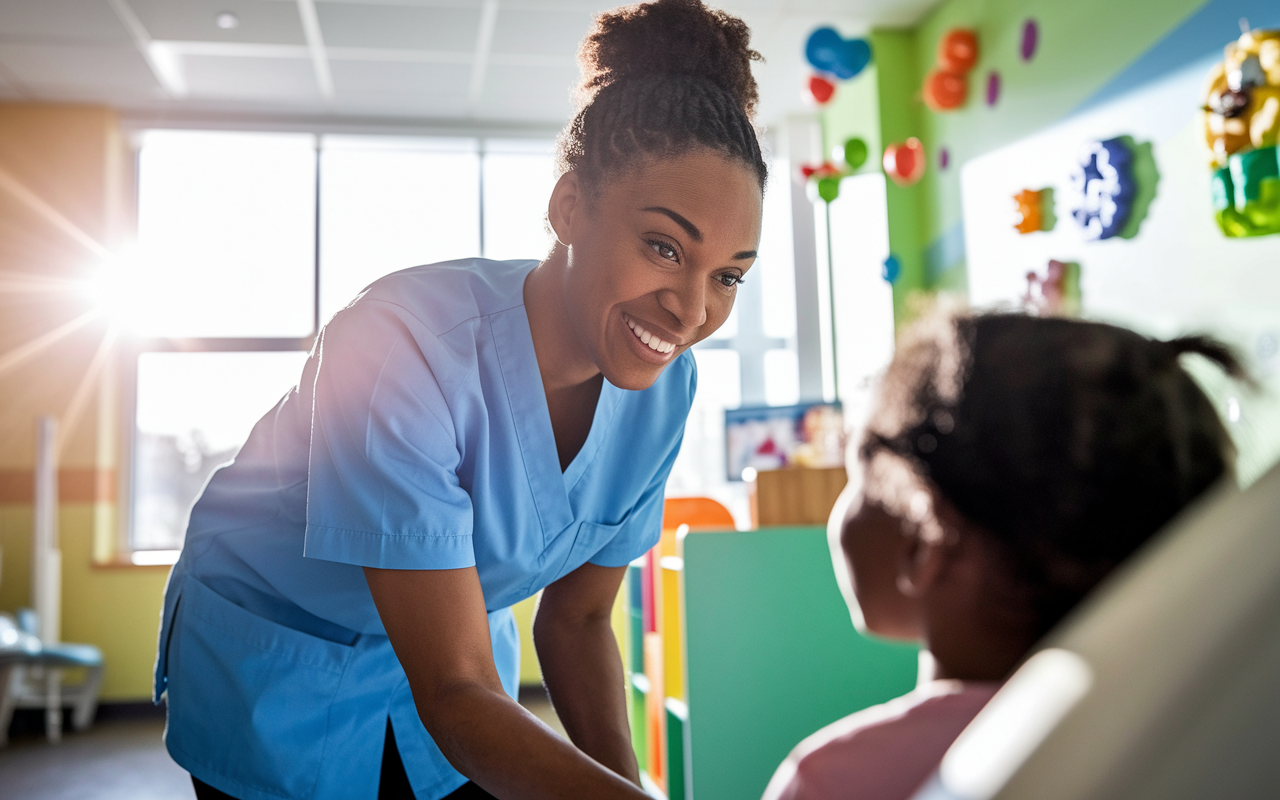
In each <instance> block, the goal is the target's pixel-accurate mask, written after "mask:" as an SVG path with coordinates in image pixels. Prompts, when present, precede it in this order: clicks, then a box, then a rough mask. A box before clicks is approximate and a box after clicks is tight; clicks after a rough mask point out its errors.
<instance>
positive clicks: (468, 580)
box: [365, 567, 648, 800]
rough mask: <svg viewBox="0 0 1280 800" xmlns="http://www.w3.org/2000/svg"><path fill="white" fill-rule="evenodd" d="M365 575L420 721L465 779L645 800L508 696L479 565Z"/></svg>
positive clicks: (509, 797) (494, 790)
mask: <svg viewBox="0 0 1280 800" xmlns="http://www.w3.org/2000/svg"><path fill="white" fill-rule="evenodd" d="M365 577H366V579H367V581H368V583H369V591H370V593H371V594H372V595H373V601H374V604H375V605H377V607H378V614H379V616H380V617H381V619H382V623H383V626H384V627H385V628H386V630H387V636H388V637H389V638H390V640H391V645H392V647H393V648H395V651H396V656H397V657H398V658H399V659H400V664H401V665H402V666H403V667H404V672H405V675H406V676H407V677H408V678H409V688H410V689H411V690H412V691H413V700H414V703H415V705H416V706H417V708H418V716H419V717H420V718H421V719H422V724H423V725H425V726H426V728H427V732H428V733H430V734H431V738H432V739H434V740H435V742H436V744H437V745H439V747H440V750H441V752H443V753H444V756H445V758H447V759H448V760H449V763H450V764H452V765H453V766H454V767H455V768H456V769H457V770H458V771H459V772H461V773H462V774H463V775H466V776H467V777H468V778H470V779H471V780H473V781H475V782H476V783H477V784H479V785H480V786H481V787H482V788H483V789H485V790H486V791H488V792H489V793H490V794H492V795H494V796H495V797H499V798H502V800H561V799H562V798H563V799H565V800H567V798H584V797H590V798H607V799H608V800H644V798H647V797H648V795H646V794H644V793H643V792H641V791H640V790H639V789H637V788H636V787H635V786H634V785H633V784H631V783H630V782H628V781H627V780H626V779H624V778H622V777H620V776H618V775H617V774H616V773H614V772H611V771H610V770H608V769H605V768H604V767H602V766H601V765H600V764H598V763H596V762H595V761H593V760H592V759H591V758H590V757H589V756H587V755H586V754H584V753H583V752H582V751H581V750H578V749H577V748H576V747H574V746H573V745H571V744H570V743H569V742H566V741H565V740H564V739H562V738H560V737H559V736H557V735H556V734H555V733H554V732H553V731H552V730H551V729H550V728H548V727H547V726H546V725H543V724H542V723H541V722H539V721H538V719H537V718H536V717H534V716H533V715H532V714H530V713H529V712H528V711H526V710H524V709H523V708H521V707H520V705H519V704H518V703H516V702H515V701H514V700H512V699H511V698H510V697H508V696H507V694H506V693H505V692H504V691H503V689H502V681H501V679H500V678H499V676H498V671H497V669H496V668H495V667H494V663H493V651H492V649H491V645H490V638H489V622H488V617H487V615H486V611H485V606H484V595H483V593H482V591H481V588H480V578H479V576H478V575H477V573H476V570H475V568H474V567H467V568H464V569H455V570H384V569H373V568H369V567H366V568H365Z"/></svg>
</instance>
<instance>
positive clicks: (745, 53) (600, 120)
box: [557, 0, 768, 190]
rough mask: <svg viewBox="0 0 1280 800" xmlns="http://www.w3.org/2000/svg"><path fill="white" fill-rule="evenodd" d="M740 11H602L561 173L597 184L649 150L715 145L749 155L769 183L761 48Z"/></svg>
mask: <svg viewBox="0 0 1280 800" xmlns="http://www.w3.org/2000/svg"><path fill="white" fill-rule="evenodd" d="M750 39H751V31H750V30H749V29H748V28H747V26H746V24H745V23H743V21H742V20H740V19H738V18H737V17H734V16H731V15H729V14H726V13H725V12H723V11H716V10H712V9H709V8H707V7H706V6H704V5H703V4H702V3H701V1H700V0H655V2H652V3H644V4H642V5H635V6H627V7H624V8H619V9H616V10H614V11H610V12H607V13H604V14H601V15H600V16H598V17H596V21H595V27H594V28H593V29H592V31H591V33H589V34H587V38H586V39H585V40H583V42H582V47H581V49H580V51H579V53H578V62H579V65H580V66H581V68H582V82H581V84H579V86H578V89H577V105H578V113H577V115H576V116H575V117H574V118H573V121H572V122H570V123H569V125H568V127H566V128H565V129H564V131H563V132H562V133H561V134H560V140H559V143H558V153H557V171H558V172H559V173H564V172H568V171H570V170H573V171H575V172H577V173H578V175H579V176H580V178H581V179H582V180H583V181H584V182H585V184H586V185H587V186H588V187H589V189H590V190H598V189H599V188H600V187H601V186H603V184H604V182H605V179H606V178H607V177H609V176H612V175H615V174H617V173H619V172H622V171H624V170H626V169H627V168H629V167H632V166H634V165H635V164H636V163H637V162H639V161H640V160H641V159H643V158H645V157H666V156H675V155H682V154H684V153H687V152H689V151H691V150H694V149H696V148H700V147H705V148H709V149H711V150H713V151H716V152H718V153H721V154H723V155H724V156H726V157H728V158H730V159H733V160H736V161H739V162H741V163H742V164H743V165H745V166H746V167H747V168H748V169H750V170H751V171H752V172H753V173H754V174H755V176H756V177H757V178H758V179H759V182H760V186H761V188H763V187H764V183H765V179H766V177H767V174H768V170H767V168H766V166H765V163H764V158H763V156H762V155H761V152H760V143H759V141H758V140H757V138H756V131H755V128H754V127H753V125H752V117H753V116H754V114H755V107H756V102H757V100H758V99H759V97H758V94H757V91H756V82H755V78H753V77H752V76H751V62H752V61H759V60H760V54H759V53H757V52H756V51H754V50H752V49H751V48H750V47H749V46H748V43H749V41H750Z"/></svg>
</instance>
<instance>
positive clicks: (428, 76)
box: [330, 61, 471, 116]
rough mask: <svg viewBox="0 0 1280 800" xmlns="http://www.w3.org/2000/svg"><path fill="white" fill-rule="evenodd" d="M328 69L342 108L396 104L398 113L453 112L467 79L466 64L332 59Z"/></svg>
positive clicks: (468, 69) (464, 97) (464, 95)
mask: <svg viewBox="0 0 1280 800" xmlns="http://www.w3.org/2000/svg"><path fill="white" fill-rule="evenodd" d="M330 70H331V72H332V73H333V88H334V93H335V94H336V95H337V101H338V103H339V104H340V105H341V106H343V107H344V108H346V107H355V106H368V105H370V104H373V105H377V106H379V107H383V106H386V107H392V106H400V107H401V113H404V114H415V115H417V114H423V113H424V111H425V110H428V109H431V108H433V107H436V106H439V107H441V108H446V107H447V108H450V109H454V112H451V113H456V112H457V110H458V109H461V108H463V107H465V105H466V101H467V92H468V88H469V85H470V82H471V66H470V65H469V64H405V63H394V62H386V61H334V62H332V63H331V65H330ZM427 115H428V116H431V115H430V114H427Z"/></svg>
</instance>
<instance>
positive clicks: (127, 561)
mask: <svg viewBox="0 0 1280 800" xmlns="http://www.w3.org/2000/svg"><path fill="white" fill-rule="evenodd" d="M181 552H182V551H181V550H134V551H132V552H123V553H117V554H116V555H115V557H114V558H112V559H110V560H107V561H94V562H93V566H94V567H95V568H96V569H169V568H170V567H172V566H173V565H174V563H175V562H177V560H178V554H179V553H181Z"/></svg>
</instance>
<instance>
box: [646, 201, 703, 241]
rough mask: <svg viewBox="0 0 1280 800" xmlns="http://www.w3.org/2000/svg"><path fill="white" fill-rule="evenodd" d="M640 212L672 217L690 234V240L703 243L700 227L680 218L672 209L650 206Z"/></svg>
mask: <svg viewBox="0 0 1280 800" xmlns="http://www.w3.org/2000/svg"><path fill="white" fill-rule="evenodd" d="M640 210H641V211H654V212H657V213H659V214H665V215H667V216H668V217H670V218H671V219H672V220H673V221H674V222H675V223H676V224H677V225H679V226H680V227H681V228H684V230H685V233H687V234H689V236H690V238H692V239H693V240H694V241H695V242H701V241H702V231H700V230H698V226H697V225H694V224H693V223H692V222H690V221H689V220H687V219H685V218H684V217H682V216H680V215H679V214H677V213H676V212H674V211H672V210H671V209H669V208H664V207H662V206H649V207H648V208H642V209H640Z"/></svg>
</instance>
